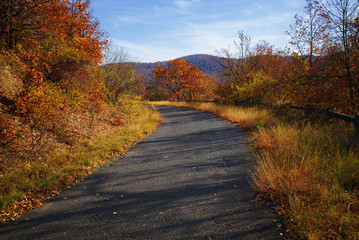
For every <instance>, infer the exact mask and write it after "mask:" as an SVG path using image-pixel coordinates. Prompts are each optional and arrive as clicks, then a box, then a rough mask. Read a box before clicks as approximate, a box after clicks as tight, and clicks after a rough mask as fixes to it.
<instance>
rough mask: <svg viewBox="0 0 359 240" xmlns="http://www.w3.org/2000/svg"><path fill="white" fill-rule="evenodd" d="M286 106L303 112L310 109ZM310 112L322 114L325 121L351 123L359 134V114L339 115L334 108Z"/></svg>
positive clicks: (316, 109) (315, 109) (313, 109)
mask: <svg viewBox="0 0 359 240" xmlns="http://www.w3.org/2000/svg"><path fill="white" fill-rule="evenodd" d="M284 106H288V107H289V108H291V109H295V110H303V111H307V110H308V108H304V107H300V106H294V105H292V104H290V103H288V104H285V105H283V106H282V107H284ZM309 110H310V111H312V112H313V111H315V112H318V113H321V114H323V115H324V116H325V119H326V121H327V122H330V121H331V119H333V118H336V119H341V120H343V121H346V122H351V123H353V124H354V127H355V130H356V131H357V133H358V134H359V114H357V115H355V116H350V115H347V114H343V113H339V112H335V111H334V110H333V109H332V108H326V109H325V110H321V109H318V108H309Z"/></svg>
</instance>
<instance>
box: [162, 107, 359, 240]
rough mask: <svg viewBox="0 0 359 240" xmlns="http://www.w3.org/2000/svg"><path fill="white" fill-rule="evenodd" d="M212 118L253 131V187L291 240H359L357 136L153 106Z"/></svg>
mask: <svg viewBox="0 0 359 240" xmlns="http://www.w3.org/2000/svg"><path fill="white" fill-rule="evenodd" d="M155 104H159V105H171V106H179V107H189V108H193V109H197V110H202V111H206V112H210V113H213V114H215V115H217V116H219V117H221V118H223V119H226V120H229V121H231V122H235V123H237V124H238V125H239V126H240V127H241V128H243V129H247V130H251V132H252V136H253V145H254V147H255V149H256V158H255V164H254V170H253V172H252V179H253V183H254V185H255V187H256V189H257V190H258V192H259V193H260V195H259V196H260V198H268V199H271V200H272V201H274V202H275V203H276V204H277V208H276V209H277V211H278V213H279V214H282V215H285V218H286V220H287V227H288V235H289V236H291V237H292V238H294V239H359V137H358V136H357V135H356V133H355V131H354V130H353V129H352V128H351V127H349V126H345V125H340V126H334V125H330V126H324V125H313V124H305V123H303V122H299V123H298V124H296V123H295V121H292V122H291V123H287V122H286V121H283V120H280V118H279V119H278V118H277V117H275V116H274V114H272V113H271V112H270V111H269V110H263V109H260V108H256V107H251V108H248V107H246V108H241V107H236V106H221V105H217V104H214V103H183V102H181V103H176V102H155Z"/></svg>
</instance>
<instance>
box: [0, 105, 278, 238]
mask: <svg viewBox="0 0 359 240" xmlns="http://www.w3.org/2000/svg"><path fill="white" fill-rule="evenodd" d="M159 111H160V112H161V113H162V115H163V117H164V119H165V122H164V123H163V124H161V125H160V126H159V128H158V129H157V131H156V132H155V133H153V134H152V135H150V136H149V137H147V138H146V139H145V140H143V141H142V142H140V143H138V144H137V145H136V146H134V147H133V148H131V149H130V150H129V151H128V155H126V156H123V157H120V158H118V159H117V160H115V161H113V162H111V163H109V164H107V165H106V166H104V167H102V168H100V169H98V170H97V171H96V172H95V173H93V174H92V175H91V176H89V177H87V178H86V179H84V180H83V181H82V182H80V183H79V184H77V185H76V186H74V187H72V188H70V189H67V190H65V191H63V192H61V193H60V195H58V196H56V197H54V198H52V199H50V200H48V201H46V202H45V203H44V205H43V206H42V207H40V208H39V209H36V210H34V211H31V212H30V213H28V214H26V215H24V216H22V217H20V218H19V219H17V220H16V221H15V222H10V223H5V224H1V225H0V238H1V239H281V236H280V233H281V232H283V229H281V228H280V226H281V225H282V222H281V219H280V218H279V217H278V216H277V215H276V214H275V212H274V211H273V209H272V208H271V207H270V206H267V205H266V203H265V202H264V201H261V202H257V203H252V200H254V199H255V198H256V193H255V191H254V190H253V188H252V187H251V185H250V183H249V182H250V177H249V171H250V169H251V161H252V159H253V153H252V148H251V147H250V144H249V140H248V138H249V135H248V134H247V133H245V132H243V131H241V130H240V129H239V128H238V127H237V126H236V125H234V124H231V123H229V122H225V121H223V120H221V119H219V118H217V117H215V116H213V115H210V114H207V113H202V112H198V111H194V110H189V109H182V108H173V107H159Z"/></svg>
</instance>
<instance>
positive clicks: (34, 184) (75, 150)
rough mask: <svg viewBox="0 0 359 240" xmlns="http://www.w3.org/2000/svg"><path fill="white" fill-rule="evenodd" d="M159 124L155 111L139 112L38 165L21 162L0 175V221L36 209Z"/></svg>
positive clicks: (62, 150)
mask: <svg viewBox="0 0 359 240" xmlns="http://www.w3.org/2000/svg"><path fill="white" fill-rule="evenodd" d="M161 121H162V117H161V116H160V114H159V113H158V112H156V111H153V110H149V109H142V108H141V109H140V112H138V113H137V114H136V117H134V118H133V119H132V121H129V122H128V123H127V124H125V125H123V126H120V127H118V128H117V129H116V130H115V131H114V132H112V133H109V134H106V135H99V136H96V137H94V138H93V139H87V140H82V141H80V142H78V143H77V144H76V145H75V146H72V147H71V148H63V149H57V150H56V151H54V152H53V153H52V154H51V155H49V156H47V157H46V158H43V159H39V161H28V162H26V161H25V162H23V163H21V164H19V165H17V166H16V167H14V168H12V169H8V170H7V171H6V172H4V173H3V174H2V175H0V194H1V195H0V209H1V212H0V220H2V221H5V220H9V219H14V218H15V217H17V216H19V215H20V214H22V213H24V212H26V211H28V210H30V209H32V208H35V207H38V206H40V205H41V202H42V201H44V200H45V199H47V198H48V197H50V196H52V195H56V194H57V193H58V191H60V190H61V189H63V188H65V187H66V186H70V185H73V184H75V183H76V182H78V181H79V180H80V179H82V178H83V177H85V176H87V175H89V174H90V173H91V172H93V171H94V170H95V169H96V168H98V167H100V166H102V165H104V164H106V163H108V162H109V161H111V160H113V159H114V157H118V156H120V155H122V154H125V153H126V150H127V149H128V148H130V147H131V146H132V145H134V144H135V143H136V142H138V141H139V140H141V139H143V138H144V137H146V136H147V135H148V134H150V133H152V132H153V131H154V130H155V129H156V128H157V126H158V124H159V123H160V122H161Z"/></svg>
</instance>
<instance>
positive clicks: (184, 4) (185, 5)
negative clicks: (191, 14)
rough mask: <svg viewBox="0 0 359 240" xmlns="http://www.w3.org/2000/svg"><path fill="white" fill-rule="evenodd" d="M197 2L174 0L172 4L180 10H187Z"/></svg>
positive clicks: (192, 0) (195, 0) (197, 0)
mask: <svg viewBox="0 0 359 240" xmlns="http://www.w3.org/2000/svg"><path fill="white" fill-rule="evenodd" d="M196 2H199V0H175V1H174V4H175V5H176V6H178V7H180V8H188V7H190V6H192V5H193V4H194V3H196Z"/></svg>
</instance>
